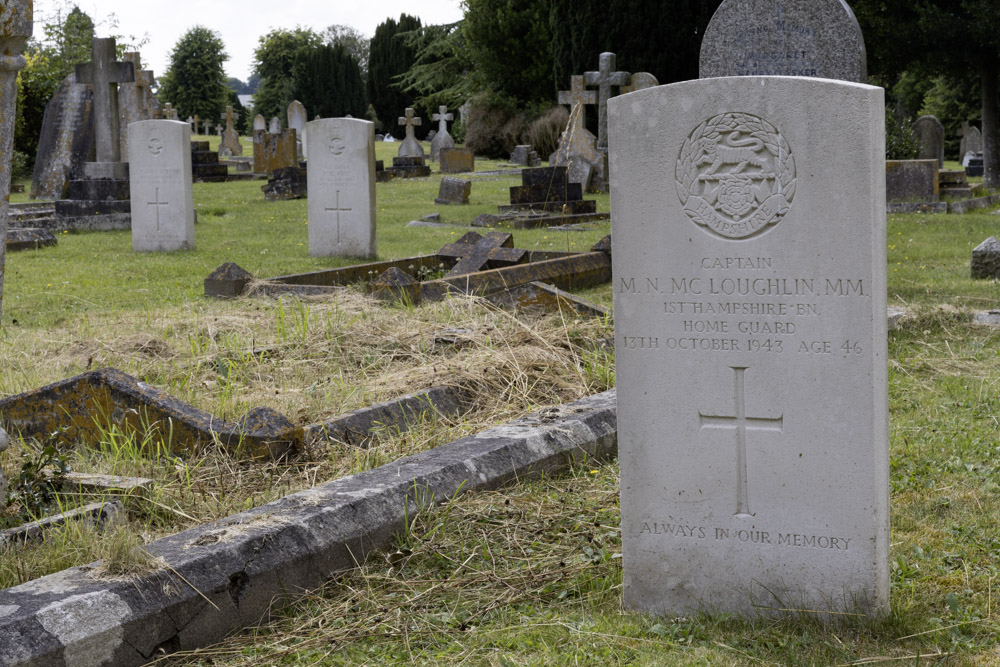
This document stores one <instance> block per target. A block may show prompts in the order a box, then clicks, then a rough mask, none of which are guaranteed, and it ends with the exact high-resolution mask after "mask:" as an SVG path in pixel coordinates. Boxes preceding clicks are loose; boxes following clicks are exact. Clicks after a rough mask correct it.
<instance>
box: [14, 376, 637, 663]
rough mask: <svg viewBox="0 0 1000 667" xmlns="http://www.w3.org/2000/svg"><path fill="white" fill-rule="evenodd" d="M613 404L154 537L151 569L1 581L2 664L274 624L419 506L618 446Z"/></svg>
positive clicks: (138, 648) (86, 656) (134, 652)
mask: <svg viewBox="0 0 1000 667" xmlns="http://www.w3.org/2000/svg"><path fill="white" fill-rule="evenodd" d="M615 403H616V399H615V392H614V391H610V392H605V393H603V394H597V395H595V396H590V397H588V398H585V399H583V400H581V401H577V402H575V403H570V404H567V405H562V406H557V407H554V408H548V409H545V410H542V411H541V412H538V413H534V414H531V415H528V416H526V417H523V418H521V419H518V420H515V421H513V422H511V423H508V424H505V425H503V426H498V427H495V428H491V429H488V430H486V431H483V432H481V433H478V434H476V435H472V436H469V437H467V438H462V439H460V440H457V441H455V442H452V443H449V444H447V445H441V446H439V447H437V448H436V449H433V450H430V451H427V452H423V453H421V454H417V455H415V456H410V457H406V458H404V459H401V460H399V461H396V462H393V463H390V464H388V465H385V466H382V467H380V468H376V469H374V470H369V471H366V472H362V473H359V474H357V475H351V476H349V477H345V478H342V479H339V480H336V481H334V482H330V483H327V484H323V485H320V486H317V487H315V488H313V489H310V490H308V491H302V492H300V493H296V494H292V495H290V496H287V497H285V498H282V499H281V500H278V501H275V502H271V503H268V504H266V505H262V506H261V507H257V508H255V509H252V510H250V511H248V512H243V513H240V514H237V515H234V516H231V517H229V518H227V519H224V520H222V521H217V522H214V523H210V524H206V525H203V526H199V527H197V528H193V529H191V530H187V531H184V532H182V533H178V534H176V535H172V536H170V537H167V538H164V539H162V540H157V541H156V542H153V543H151V544H150V545H148V546H147V547H146V551H147V552H148V553H149V554H150V555H151V556H152V557H153V558H158V559H161V560H160V562H161V563H162V564H163V567H161V568H160V569H159V570H157V571H155V572H153V573H150V574H145V575H142V576H140V577H132V578H121V577H119V578H115V579H102V578H100V577H99V575H98V574H97V573H98V572H99V570H98V569H97V568H98V566H99V565H100V563H91V564H90V565H86V566H82V567H75V568H70V569H68V570H63V571H62V572H58V573H55V574H52V575H49V576H46V577H42V578H40V579H36V580H35V581H31V582H28V583H26V584H22V585H21V586H17V587H14V588H10V589H7V590H4V591H0V610H2V613H0V636H2V637H4V641H3V642H0V664H3V665H11V666H13V665H41V664H80V665H82V664H92V665H100V664H114V665H118V666H122V667H125V666H128V665H140V664H143V663H145V662H147V661H148V660H150V659H152V658H153V657H154V656H155V655H156V653H157V651H164V652H166V653H173V652H175V651H181V650H189V649H194V648H198V647H201V646H205V645H208V644H211V643H213V642H216V641H218V640H220V639H222V638H223V637H224V636H225V635H226V634H228V633H229V632H231V631H232V630H234V629H237V628H241V627H247V626H252V625H256V624H259V623H262V622H266V621H267V619H268V610H269V609H270V608H271V607H272V606H273V605H274V604H277V603H280V602H282V601H287V600H289V599H291V598H295V597H298V596H300V595H302V594H303V593H305V592H306V591H309V590H312V589H315V588H317V587H319V586H320V585H322V584H323V583H325V582H326V581H328V580H329V578H330V577H332V576H333V575H335V574H336V573H338V572H343V571H346V570H350V569H352V568H354V567H356V566H357V565H358V564H359V563H361V562H363V561H364V560H365V558H366V557H367V556H368V554H370V553H371V552H373V551H377V550H384V549H386V548H388V547H390V546H391V545H392V544H393V541H394V540H395V539H396V536H397V535H398V534H400V533H401V532H402V531H403V530H405V529H406V526H407V522H408V520H409V519H411V518H412V517H413V515H414V514H415V513H416V512H418V511H419V510H420V509H421V508H422V507H426V506H428V505H430V504H432V503H440V502H445V501H447V500H449V499H450V498H452V497H454V496H456V495H457V494H459V493H461V492H464V491H468V490H478V489H491V488H496V487H498V486H500V485H502V484H504V483H506V482H509V481H514V480H518V479H523V478H525V477H526V476H529V477H530V476H531V475H535V474H539V473H542V472H546V473H551V472H553V471H556V470H559V469H561V468H565V467H566V466H567V465H568V464H570V463H571V462H572V461H574V460H577V461H579V460H583V459H602V458H607V457H609V456H612V455H613V454H614V453H615V451H616V449H617V423H616V410H615Z"/></svg>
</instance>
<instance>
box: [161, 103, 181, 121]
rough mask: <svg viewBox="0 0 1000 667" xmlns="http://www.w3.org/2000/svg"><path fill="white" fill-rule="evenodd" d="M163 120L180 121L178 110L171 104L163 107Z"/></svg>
mask: <svg viewBox="0 0 1000 667" xmlns="http://www.w3.org/2000/svg"><path fill="white" fill-rule="evenodd" d="M163 119H164V120H178V118H177V109H175V108H174V105H173V104H171V103H170V102H167V103H166V104H165V105H163Z"/></svg>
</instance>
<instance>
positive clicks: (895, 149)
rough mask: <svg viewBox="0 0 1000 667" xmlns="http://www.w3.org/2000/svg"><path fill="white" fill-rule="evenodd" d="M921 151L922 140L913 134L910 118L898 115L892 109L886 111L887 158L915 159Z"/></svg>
mask: <svg viewBox="0 0 1000 667" xmlns="http://www.w3.org/2000/svg"><path fill="white" fill-rule="evenodd" d="M919 152H920V142H919V141H917V138H916V137H915V136H914V135H913V127H911V125H910V121H909V119H908V118H905V117H904V118H900V117H897V116H896V114H895V113H893V112H892V111H891V110H889V109H886V112H885V159H887V160H914V159H916V157H917V154H918V153H919Z"/></svg>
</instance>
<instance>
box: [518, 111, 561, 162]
mask: <svg viewBox="0 0 1000 667" xmlns="http://www.w3.org/2000/svg"><path fill="white" fill-rule="evenodd" d="M568 122H569V112H568V111H566V107H563V106H555V107H552V108H551V109H549V110H548V111H546V112H545V113H543V114H542V115H541V116H539V117H538V118H536V119H535V121H534V122H533V123H532V124H531V127H530V128H529V129H528V141H529V142H530V143H531V145H532V147H534V149H535V150H536V151H538V155H539V156H541V158H542V159H543V160H544V159H545V158H546V156H548V155H550V154H552V153H554V152H555V151H556V149H557V148H559V137H560V136H561V135H562V133H563V130H565V129H566V123H568Z"/></svg>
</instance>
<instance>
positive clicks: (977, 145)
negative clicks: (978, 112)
mask: <svg viewBox="0 0 1000 667" xmlns="http://www.w3.org/2000/svg"><path fill="white" fill-rule="evenodd" d="M982 152H983V133H982V132H980V131H979V128H978V127H976V126H975V125H969V122H968V121H962V139H961V141H959V146H958V157H959V159H960V160H962V162H963V166H965V165H964V162H965V156H966V155H967V154H968V153H982Z"/></svg>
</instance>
